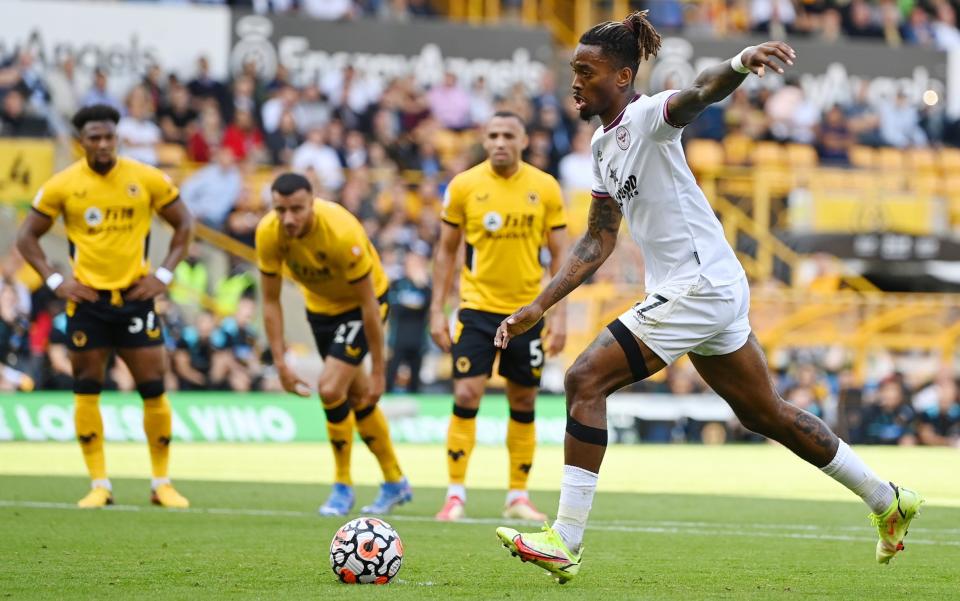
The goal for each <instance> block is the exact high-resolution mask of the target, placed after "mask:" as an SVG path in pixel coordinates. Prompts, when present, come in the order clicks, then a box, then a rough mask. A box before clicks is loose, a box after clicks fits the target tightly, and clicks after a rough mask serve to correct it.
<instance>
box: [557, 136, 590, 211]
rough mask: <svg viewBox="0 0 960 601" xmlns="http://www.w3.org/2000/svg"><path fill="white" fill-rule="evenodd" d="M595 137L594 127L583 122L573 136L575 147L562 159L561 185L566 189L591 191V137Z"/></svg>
mask: <svg viewBox="0 0 960 601" xmlns="http://www.w3.org/2000/svg"><path fill="white" fill-rule="evenodd" d="M592 137H593V128H592V127H591V126H590V124H587V123H585V124H583V125H581V126H580V129H579V130H578V131H577V134H576V135H575V136H574V137H573V148H572V149H571V152H570V154H568V155H567V156H565V157H563V158H562V159H560V166H559V172H560V185H561V186H562V187H563V189H564V191H566V192H567V193H568V197H569V193H570V192H574V191H577V192H583V191H589V190H590V186H592V185H593V155H591V154H590V139H591V138H592Z"/></svg>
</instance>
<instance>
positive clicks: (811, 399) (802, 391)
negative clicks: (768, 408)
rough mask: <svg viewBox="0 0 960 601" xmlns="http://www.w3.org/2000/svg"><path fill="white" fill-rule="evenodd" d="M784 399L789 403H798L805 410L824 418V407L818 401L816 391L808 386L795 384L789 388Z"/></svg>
mask: <svg viewBox="0 0 960 601" xmlns="http://www.w3.org/2000/svg"><path fill="white" fill-rule="evenodd" d="M783 399H784V400H785V401H787V402H788V403H791V404H793V405H796V406H797V407H800V408H801V409H803V410H805V411H809V412H810V413H812V414H814V415H816V416H817V417H819V418H823V407H821V406H820V403H819V402H818V401H817V395H816V393H815V392H814V391H813V390H811V389H810V388H808V387H806V386H794V387H792V388H790V389H789V390H787V392H786V393H784V395H783Z"/></svg>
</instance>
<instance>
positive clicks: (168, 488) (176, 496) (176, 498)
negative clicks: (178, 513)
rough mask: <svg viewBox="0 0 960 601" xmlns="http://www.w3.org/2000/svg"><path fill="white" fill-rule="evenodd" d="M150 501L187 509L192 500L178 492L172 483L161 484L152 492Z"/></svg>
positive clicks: (163, 505) (172, 507)
mask: <svg viewBox="0 0 960 601" xmlns="http://www.w3.org/2000/svg"><path fill="white" fill-rule="evenodd" d="M150 502H151V503H153V504H154V505H160V506H161V507H168V508H170V509H187V508H188V507H190V501H188V500H187V498H186V497H184V496H183V495H181V494H180V493H178V492H177V489H175V488H174V487H173V485H172V484H169V483H167V484H161V485H160V486H158V487H157V488H156V489H154V490H153V491H152V492H151V494H150Z"/></svg>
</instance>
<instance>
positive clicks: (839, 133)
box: [817, 105, 854, 166]
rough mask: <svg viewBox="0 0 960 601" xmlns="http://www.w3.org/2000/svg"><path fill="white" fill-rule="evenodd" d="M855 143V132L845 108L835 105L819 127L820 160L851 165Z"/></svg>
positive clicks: (818, 150)
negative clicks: (850, 154) (851, 152)
mask: <svg viewBox="0 0 960 601" xmlns="http://www.w3.org/2000/svg"><path fill="white" fill-rule="evenodd" d="M853 143H854V137H853V132H852V131H850V126H849V125H848V123H847V119H846V117H845V116H844V114H843V110H842V109H841V108H840V107H839V106H837V105H833V106H832V107H830V109H829V110H827V112H826V113H825V114H824V118H823V121H822V122H821V123H820V124H819V126H818V127H817V154H819V155H820V161H821V162H822V163H825V164H832V165H840V166H846V165H849V164H850V156H849V152H850V147H851V146H853Z"/></svg>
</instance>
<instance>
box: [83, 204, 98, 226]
mask: <svg viewBox="0 0 960 601" xmlns="http://www.w3.org/2000/svg"><path fill="white" fill-rule="evenodd" d="M83 220H84V221H85V222H86V223H87V225H89V226H90V227H97V226H98V225H100V224H101V223H103V211H101V210H100V207H87V210H86V211H84V212H83Z"/></svg>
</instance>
